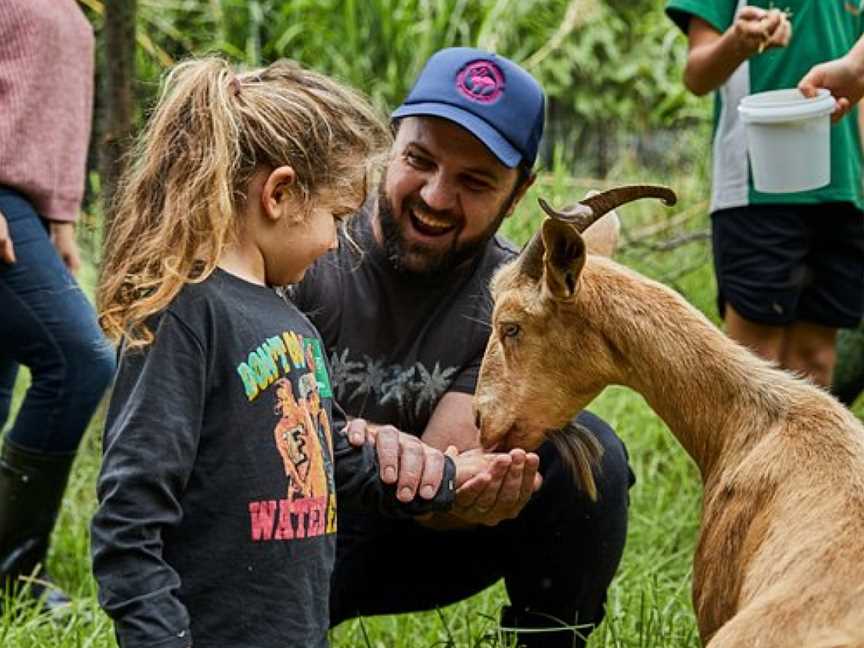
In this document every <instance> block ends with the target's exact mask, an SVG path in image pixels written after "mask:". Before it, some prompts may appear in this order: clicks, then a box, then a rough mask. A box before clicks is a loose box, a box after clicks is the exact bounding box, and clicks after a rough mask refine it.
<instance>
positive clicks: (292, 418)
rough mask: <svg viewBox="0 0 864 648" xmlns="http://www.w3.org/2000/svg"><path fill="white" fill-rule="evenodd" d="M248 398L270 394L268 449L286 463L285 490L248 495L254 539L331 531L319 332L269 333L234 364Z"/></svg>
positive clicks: (332, 494)
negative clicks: (276, 496) (282, 494)
mask: <svg viewBox="0 0 864 648" xmlns="http://www.w3.org/2000/svg"><path fill="white" fill-rule="evenodd" d="M237 373H238V374H239V375H240V378H241V379H242V381H243V388H244V390H245V394H246V398H247V399H248V400H249V402H253V401H256V400H258V399H267V400H270V401H271V402H272V408H270V409H269V410H268V411H272V416H273V440H274V442H273V452H274V453H277V454H278V456H279V458H280V459H281V465H282V466H283V467H284V470H285V480H286V483H285V486H286V491H285V497H281V498H279V499H270V500H260V501H253V502H249V520H250V533H251V536H252V540H253V541H256V542H264V541H278V540H294V539H296V538H311V537H315V536H321V535H325V534H330V533H335V532H336V485H335V481H334V477H333V437H332V435H331V429H330V418H329V416H328V413H327V408H326V407H324V406H323V405H322V397H330V396H332V389H331V386H330V379H329V377H328V375H327V368H326V366H325V364H324V360H323V356H322V353H321V344H320V342H319V341H318V340H317V339H316V338H310V337H306V338H304V337H303V336H302V335H300V334H298V333H294V332H293V331H288V332H285V333H282V334H281V335H278V336H274V337H270V338H268V339H267V340H265V341H264V342H262V343H261V344H260V345H259V346H258V347H257V348H256V349H254V350H253V351H252V352H251V353H249V356H248V358H247V359H246V361H245V362H241V363H240V364H239V365H238V366H237Z"/></svg>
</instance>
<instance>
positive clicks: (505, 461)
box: [475, 454, 512, 513]
mask: <svg viewBox="0 0 864 648" xmlns="http://www.w3.org/2000/svg"><path fill="white" fill-rule="evenodd" d="M511 462H512V459H511V458H510V456H509V455H506V454H505V455H500V456H498V457H495V460H494V462H493V463H492V466H491V467H490V468H489V474H490V476H491V479H490V481H489V485H488V486H487V487H486V489H485V490H484V491H483V492H482V493H481V494H480V497H478V498H477V502H476V504H475V507H476V508H477V510H478V512H480V513H488V512H489V511H491V510H492V507H493V506H495V502H496V501H497V500H498V493H499V491H500V490H501V486H502V485H503V483H504V478H505V477H506V476H507V473H508V472H509V470H510V464H511Z"/></svg>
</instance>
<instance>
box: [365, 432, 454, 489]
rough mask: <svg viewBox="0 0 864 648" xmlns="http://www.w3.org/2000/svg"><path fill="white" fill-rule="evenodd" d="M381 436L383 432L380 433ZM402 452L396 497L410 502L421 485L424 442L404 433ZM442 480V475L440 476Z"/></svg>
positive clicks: (379, 436) (400, 454)
mask: <svg viewBox="0 0 864 648" xmlns="http://www.w3.org/2000/svg"><path fill="white" fill-rule="evenodd" d="M378 438H379V440H380V438H381V432H379V433H378ZM401 448H402V449H401V452H400V453H399V483H398V485H397V487H396V497H397V498H398V499H399V501H400V502H410V501H411V500H412V499H414V495H416V494H417V488H418V487H419V486H420V475H421V474H422V472H423V460H424V458H425V452H424V451H423V444H421V443H420V441H419V440H418V439H415V438H414V437H409V436H407V435H402V444H401ZM439 482H440V477H439Z"/></svg>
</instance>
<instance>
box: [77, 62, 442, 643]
mask: <svg viewBox="0 0 864 648" xmlns="http://www.w3.org/2000/svg"><path fill="white" fill-rule="evenodd" d="M385 141H386V131H385V130H384V128H383V127H382V126H381V125H380V124H379V122H378V120H377V119H376V117H375V114H374V113H373V111H372V110H371V109H370V108H369V106H368V104H367V103H366V101H365V100H364V99H363V98H362V97H360V96H358V95H357V94H355V93H353V92H351V91H349V90H347V89H345V88H343V87H340V86H339V85H338V84H336V83H335V82H333V81H332V80H329V79H327V78H326V77H323V76H321V75H318V74H315V73H313V72H310V71H308V70H304V69H302V68H300V67H299V66H297V65H295V64H292V63H286V62H280V63H275V64H273V65H271V66H270V67H268V68H266V69H263V70H260V71H256V72H250V73H246V74H239V75H235V73H234V72H232V70H231V69H230V68H229V66H228V65H227V64H225V63H224V62H222V61H220V60H218V59H207V60H200V61H193V62H188V63H183V64H181V65H179V66H178V67H177V68H176V69H175V70H174V71H173V72H172V74H171V75H170V77H169V78H168V81H167V85H166V89H165V90H164V92H163V94H162V96H161V98H160V101H159V104H158V106H157V108H156V110H155V113H154V115H153V117H152V118H151V121H150V124H149V126H148V127H147V129H146V131H145V132H144V134H143V136H142V139H141V144H140V148H139V150H138V154H137V156H136V160H137V163H136V165H135V166H134V168H132V169H131V171H130V172H129V175H128V177H127V179H126V182H125V184H124V186H123V188H122V190H121V194H120V197H119V202H118V207H117V210H116V216H115V219H114V224H113V227H112V228H111V231H110V233H109V237H108V241H107V246H106V259H105V265H104V268H103V280H102V284H101V286H100V289H99V299H100V308H101V320H102V325H103V327H104V329H105V330H106V332H107V333H108V334H109V335H110V336H112V337H113V338H114V339H115V340H120V341H121V343H122V353H121V359H120V367H119V371H118V375H117V379H116V383H115V386H114V391H113V396H112V400H111V405H110V408H109V412H108V417H107V421H106V429H105V437H104V462H103V465H102V470H101V474H100V476H99V483H98V497H99V510H98V511H97V513H96V515H95V517H94V520H93V528H92V531H93V533H92V544H93V570H94V574H95V576H96V579H97V581H98V584H99V598H100V603H101V604H102V606H103V607H104V609H105V610H106V611H107V612H108V614H109V615H110V616H111V617H113V619H114V622H115V629H116V634H117V638H118V642H119V644H120V646H121V647H122V648H134V647H137V646H159V647H160V648H174V647H177V648H180V647H184V648H185V647H186V646H190V645H191V644H192V642H193V638H194V642H195V645H196V646H217V645H218V646H220V648H228V647H238V648H239V647H246V646H249V647H251V646H324V645H326V631H327V627H328V603H327V599H328V591H329V579H330V572H331V569H332V565H333V558H334V549H335V538H336V536H335V530H336V525H335V514H336V504H335V495H336V492H335V491H336V488H337V485H338V489H339V497H340V506H342V505H346V504H347V505H349V506H350V505H351V504H352V503H353V504H355V505H357V504H360V505H362V506H364V507H369V506H373V507H375V508H378V509H380V510H383V511H385V512H389V513H391V514H394V515H410V514H419V513H425V512H429V511H433V510H439V509H441V508H446V507H447V506H449V505H450V503H451V502H452V499H453V477H454V465H453V462H452V461H451V460H450V459H449V458H448V459H447V460H446V468H445V476H444V479H443V481H442V486H441V488H440V489H439V491H438V493H437V495H436V496H435V498H434V499H432V500H428V501H423V500H419V499H418V500H415V501H414V502H412V503H410V504H407V505H405V504H400V503H399V502H398V501H397V499H396V497H395V493H394V491H393V489H391V488H385V487H384V486H383V485H382V483H381V482H380V481H379V479H378V476H377V468H376V465H375V463H374V460H373V457H372V454H371V450H370V449H369V448H368V447H363V448H360V449H354V448H352V447H351V446H349V445H348V444H347V441H345V439H344V437H343V436H342V435H339V434H335V435H333V436H331V435H330V430H331V429H333V430H338V429H339V428H340V425H339V423H338V422H337V421H333V420H332V418H333V410H332V409H331V387H330V381H329V378H328V374H327V369H326V367H325V364H324V360H323V358H324V354H323V351H322V348H321V342H320V339H319V336H318V333H317V332H316V331H315V329H314V328H313V327H312V325H311V324H310V323H309V322H308V320H307V319H306V318H305V317H304V316H303V315H302V314H301V313H300V312H299V311H298V310H297V309H296V308H294V307H293V306H292V305H290V304H288V305H287V307H286V303H285V302H284V301H283V300H282V299H281V298H280V297H279V296H278V295H277V294H276V292H275V291H274V290H273V289H272V288H271V286H275V285H284V284H289V283H292V282H296V281H298V280H299V279H300V278H301V277H302V276H303V273H304V271H305V269H306V268H307V267H308V266H309V265H310V264H311V263H312V262H313V261H314V260H315V258H316V257H318V256H319V255H321V254H323V253H324V252H326V251H327V250H329V249H330V248H332V247H334V246H335V245H336V224H337V221H338V220H339V219H340V218H341V217H342V216H343V215H347V214H349V213H351V212H352V211H354V210H355V209H356V208H357V207H358V206H359V205H360V204H361V202H362V200H363V196H364V193H365V186H366V176H367V170H368V166H369V163H368V160H369V159H370V156H372V155H373V154H374V153H376V152H377V151H378V150H379V148H380V146H381V145H382V144H383V143H384V142H385ZM334 444H335V448H334ZM334 467H335V468H334Z"/></svg>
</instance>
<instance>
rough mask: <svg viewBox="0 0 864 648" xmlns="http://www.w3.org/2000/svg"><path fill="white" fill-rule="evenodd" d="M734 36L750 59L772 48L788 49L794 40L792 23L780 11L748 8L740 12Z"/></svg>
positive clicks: (733, 28) (733, 31) (733, 30)
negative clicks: (790, 42) (791, 40)
mask: <svg viewBox="0 0 864 648" xmlns="http://www.w3.org/2000/svg"><path fill="white" fill-rule="evenodd" d="M732 34H733V36H734V38H735V40H736V41H737V42H738V44H739V47H740V48H741V49H742V50H743V51H745V52H746V53H747V56H748V58H749V57H750V56H752V55H753V54H761V53H762V52H763V51H765V50H766V49H768V48H771V47H786V46H787V45H788V44H789V40H790V39H791V38H792V23H790V22H789V19H788V18H787V17H786V14H785V13H784V12H783V11H780V10H779V9H769V10H767V11H766V10H765V9H760V8H759V7H750V6H747V7H743V8H742V9H741V11H739V12H738V16H737V17H736V19H735V23H734V24H733V25H732Z"/></svg>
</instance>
